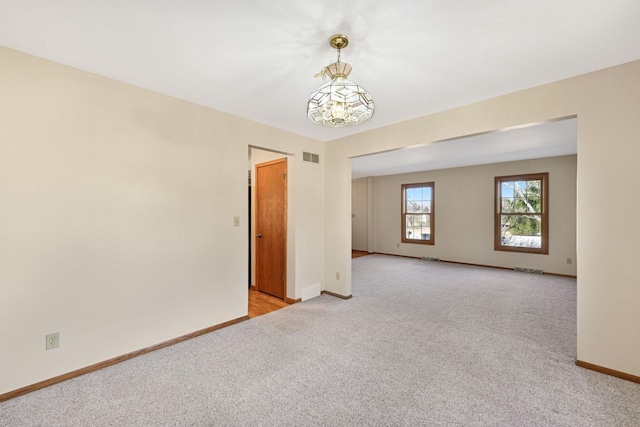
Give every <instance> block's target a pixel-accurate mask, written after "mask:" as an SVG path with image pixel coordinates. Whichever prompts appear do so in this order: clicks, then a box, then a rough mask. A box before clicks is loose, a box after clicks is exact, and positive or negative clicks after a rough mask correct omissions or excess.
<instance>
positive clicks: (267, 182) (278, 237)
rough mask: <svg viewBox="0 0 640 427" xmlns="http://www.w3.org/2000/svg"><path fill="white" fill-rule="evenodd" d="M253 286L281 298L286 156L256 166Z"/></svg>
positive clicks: (285, 205)
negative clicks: (254, 276) (254, 272)
mask: <svg viewBox="0 0 640 427" xmlns="http://www.w3.org/2000/svg"><path fill="white" fill-rule="evenodd" d="M255 241H256V287H257V289H258V290H259V291H262V292H264V293H267V294H269V295H273V296H275V297H278V298H282V299H284V298H285V296H286V285H287V284H286V277H287V274H286V268H287V262H286V260H287V159H286V158H284V159H278V160H272V161H270V162H265V163H259V164H257V165H256V240H255Z"/></svg>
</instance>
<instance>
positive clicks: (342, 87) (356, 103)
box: [307, 34, 375, 127]
mask: <svg viewBox="0 0 640 427" xmlns="http://www.w3.org/2000/svg"><path fill="white" fill-rule="evenodd" d="M348 44H349V39H348V38H347V36H345V35H344V34H334V35H333V36H331V38H330V39H329V46H331V47H332V48H334V49H337V50H338V60H337V61H336V62H334V63H332V64H329V65H327V66H326V67H324V68H323V69H322V71H320V73H318V74H316V75H315V77H322V78H323V79H324V78H325V77H326V76H328V77H329V78H330V79H331V81H330V82H328V83H325V84H324V85H322V86H320V87H319V88H318V89H317V90H316V91H315V92H313V93H311V96H310V97H309V102H308V103H307V117H308V118H309V120H311V121H312V122H313V123H315V124H318V125H323V126H329V127H342V126H347V125H358V124H360V123H362V122H364V121H366V120H369V119H370V118H371V116H372V115H373V110H374V108H375V107H374V105H373V98H372V97H371V95H370V94H369V92H367V91H366V90H364V89H363V88H361V87H360V86H358V85H357V84H355V83H353V82H352V81H349V80H347V77H348V76H349V73H351V65H349V64H347V63H345V62H340V50H341V49H344V48H345V47H347V45H348Z"/></svg>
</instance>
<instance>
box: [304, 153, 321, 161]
mask: <svg viewBox="0 0 640 427" xmlns="http://www.w3.org/2000/svg"><path fill="white" fill-rule="evenodd" d="M302 160H303V161H305V162H311V163H320V155H319V154H315V153H307V152H306V151H303V152H302Z"/></svg>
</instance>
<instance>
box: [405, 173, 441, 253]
mask: <svg viewBox="0 0 640 427" xmlns="http://www.w3.org/2000/svg"><path fill="white" fill-rule="evenodd" d="M425 187H429V188H430V189H431V206H430V207H429V214H428V215H429V217H430V218H429V239H425V240H418V239H408V238H407V213H406V212H405V207H406V204H405V200H406V194H407V192H406V190H407V189H409V188H425ZM435 195H436V190H435V184H434V182H433V181H432V182H419V183H413V184H402V186H401V192H400V204H401V206H400V217H401V224H400V233H401V235H400V241H401V242H402V243H413V244H418V245H434V244H435Z"/></svg>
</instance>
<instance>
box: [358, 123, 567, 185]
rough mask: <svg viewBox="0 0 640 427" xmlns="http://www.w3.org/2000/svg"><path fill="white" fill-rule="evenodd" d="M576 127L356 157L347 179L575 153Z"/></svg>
mask: <svg viewBox="0 0 640 427" xmlns="http://www.w3.org/2000/svg"><path fill="white" fill-rule="evenodd" d="M576 125H577V123H576V119H568V120H560V121H555V122H550V123H544V124H537V125H531V126H526V127H521V128H517V129H511V130H505V131H502V132H493V133H487V134H482V135H475V136H470V137H466V138H459V139H456V140H450V141H446V142H436V143H433V144H428V145H423V146H419V147H410V148H405V149H402V150H396V151H389V152H385V153H379V154H372V155H369V156H364V157H357V158H354V159H352V161H351V176H352V177H353V178H364V177H367V176H381V175H393V174H398V173H409V172H419V171H425V170H435V169H445V168H456V167H461V166H471V165H482V164H488V163H498V162H510V161H514V160H526V159H537V158H543V157H553V156H564V155H569V154H576V153H577V149H578V135H577V126H576Z"/></svg>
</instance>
